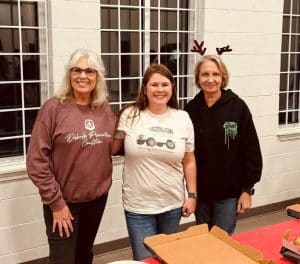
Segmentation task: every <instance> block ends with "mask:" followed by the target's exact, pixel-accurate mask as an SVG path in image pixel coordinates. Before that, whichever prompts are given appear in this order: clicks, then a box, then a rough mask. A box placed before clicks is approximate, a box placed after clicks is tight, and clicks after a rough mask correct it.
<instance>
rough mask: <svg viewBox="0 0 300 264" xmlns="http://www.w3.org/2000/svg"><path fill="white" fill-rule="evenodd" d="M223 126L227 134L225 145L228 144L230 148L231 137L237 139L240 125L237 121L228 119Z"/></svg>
mask: <svg viewBox="0 0 300 264" xmlns="http://www.w3.org/2000/svg"><path fill="white" fill-rule="evenodd" d="M223 128H224V134H225V145H226V144H227V148H228V149H229V141H230V138H232V140H234V139H235V137H236V135H237V133H238V125H237V123H236V122H230V121H226V122H225V123H224V125H223Z"/></svg>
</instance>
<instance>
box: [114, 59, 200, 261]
mask: <svg viewBox="0 0 300 264" xmlns="http://www.w3.org/2000/svg"><path fill="white" fill-rule="evenodd" d="M123 146H124V151H125V164H124V170H123V186H122V189H123V206H124V209H125V216H126V223H127V228H128V233H129V237H130V241H131V246H132V250H133V258H134V259H135V260H142V259H146V258H148V257H151V256H152V254H151V253H150V252H149V251H148V250H147V249H146V248H145V246H144V244H143V241H144V238H145V237H147V236H151V235H155V234H158V233H165V234H170V233H174V232H176V231H177V229H178V225H179V222H180V218H181V216H184V217H188V216H189V215H190V214H192V213H193V212H194V211H195V207H196V198H197V193H196V163H195V156H194V130H193V125H192V122H191V120H190V118H189V116H188V114H187V113H186V112H185V111H182V110H179V109H178V101H177V97H176V88H175V82H174V78H173V75H172V73H171V72H170V70H169V69H168V68H167V67H166V66H164V65H161V64H153V65H150V66H149V67H148V69H147V70H146V72H145V74H144V76H143V80H142V87H141V89H140V92H139V95H138V97H137V99H136V101H135V102H134V103H132V104H130V105H127V106H126V107H125V108H123V109H122V111H121V113H120V118H119V123H118V126H117V130H116V133H115V136H114V142H113V153H117V152H118V151H119V150H120V149H121V148H122V147H123ZM184 182H185V183H186V187H187V191H188V197H187V199H186V198H185V185H184Z"/></svg>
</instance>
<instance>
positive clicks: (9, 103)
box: [0, 84, 22, 109]
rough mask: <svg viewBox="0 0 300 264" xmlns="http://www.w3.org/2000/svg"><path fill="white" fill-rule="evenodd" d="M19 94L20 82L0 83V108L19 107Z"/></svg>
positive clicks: (20, 104)
mask: <svg viewBox="0 0 300 264" xmlns="http://www.w3.org/2000/svg"><path fill="white" fill-rule="evenodd" d="M21 96H22V95H21V85H20V84H0V109H10V108H19V107H21V106H22V97H21Z"/></svg>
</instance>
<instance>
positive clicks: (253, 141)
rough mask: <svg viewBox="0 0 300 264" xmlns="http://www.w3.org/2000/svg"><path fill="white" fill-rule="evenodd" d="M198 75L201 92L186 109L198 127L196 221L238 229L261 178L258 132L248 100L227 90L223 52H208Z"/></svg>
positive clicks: (196, 72)
mask: <svg viewBox="0 0 300 264" xmlns="http://www.w3.org/2000/svg"><path fill="white" fill-rule="evenodd" d="M194 77H195V82H196V84H197V86H198V87H199V88H200V92H199V93H198V94H197V95H196V96H195V98H194V99H193V100H191V101H190V102H189V103H188V104H187V106H186V109H185V110H186V111H187V112H188V113H189V115H190V117H191V119H192V122H193V124H194V130H195V156H196V161H197V174H198V175H197V177H198V178H197V183H198V189H197V190H198V204H197V210H196V213H195V216H196V223H197V224H203V223H207V224H208V226H209V228H211V227H212V226H213V225H217V226H219V227H221V228H222V229H224V230H225V231H227V232H228V233H229V234H232V233H233V231H234V229H235V226H236V218H237V214H239V213H244V212H245V211H247V210H248V209H250V208H251V207H252V203H251V195H252V194H253V193H254V189H253V186H254V184H255V183H256V182H258V181H259V180H260V177H261V172H262V156H261V151H260V146H259V142H258V137H257V134H256V130H255V127H254V124H253V120H252V116H251V113H250V111H249V108H248V107H247V105H246V103H245V102H244V101H243V100H242V99H241V98H239V97H238V96H237V95H236V94H235V93H233V92H232V91H231V90H225V87H226V86H227V84H228V81H229V76H228V71H227V68H226V66H225V64H224V62H223V61H222V59H221V58H220V57H219V56H215V55H206V56H204V57H203V58H202V59H201V60H200V61H199V62H198V63H197V65H196V67H195V71H194Z"/></svg>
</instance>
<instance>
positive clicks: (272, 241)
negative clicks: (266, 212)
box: [232, 219, 300, 264]
mask: <svg viewBox="0 0 300 264" xmlns="http://www.w3.org/2000/svg"><path fill="white" fill-rule="evenodd" d="M288 230H290V231H291V232H294V233H297V234H300V219H293V220H289V221H285V222H282V223H278V224H273V225H269V226H265V227H260V228H257V229H254V230H252V231H248V232H244V233H241V234H237V235H233V236H232V238H233V239H235V240H237V241H239V242H240V243H241V244H245V245H249V246H252V247H254V248H256V249H258V250H259V251H261V252H262V253H263V255H264V258H265V259H272V260H274V261H275V262H276V263H277V264H287V263H293V262H292V261H290V260H289V259H287V258H284V257H283V256H281V254H280V249H281V245H282V237H283V236H284V235H285V234H286V232H287V231H288Z"/></svg>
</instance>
